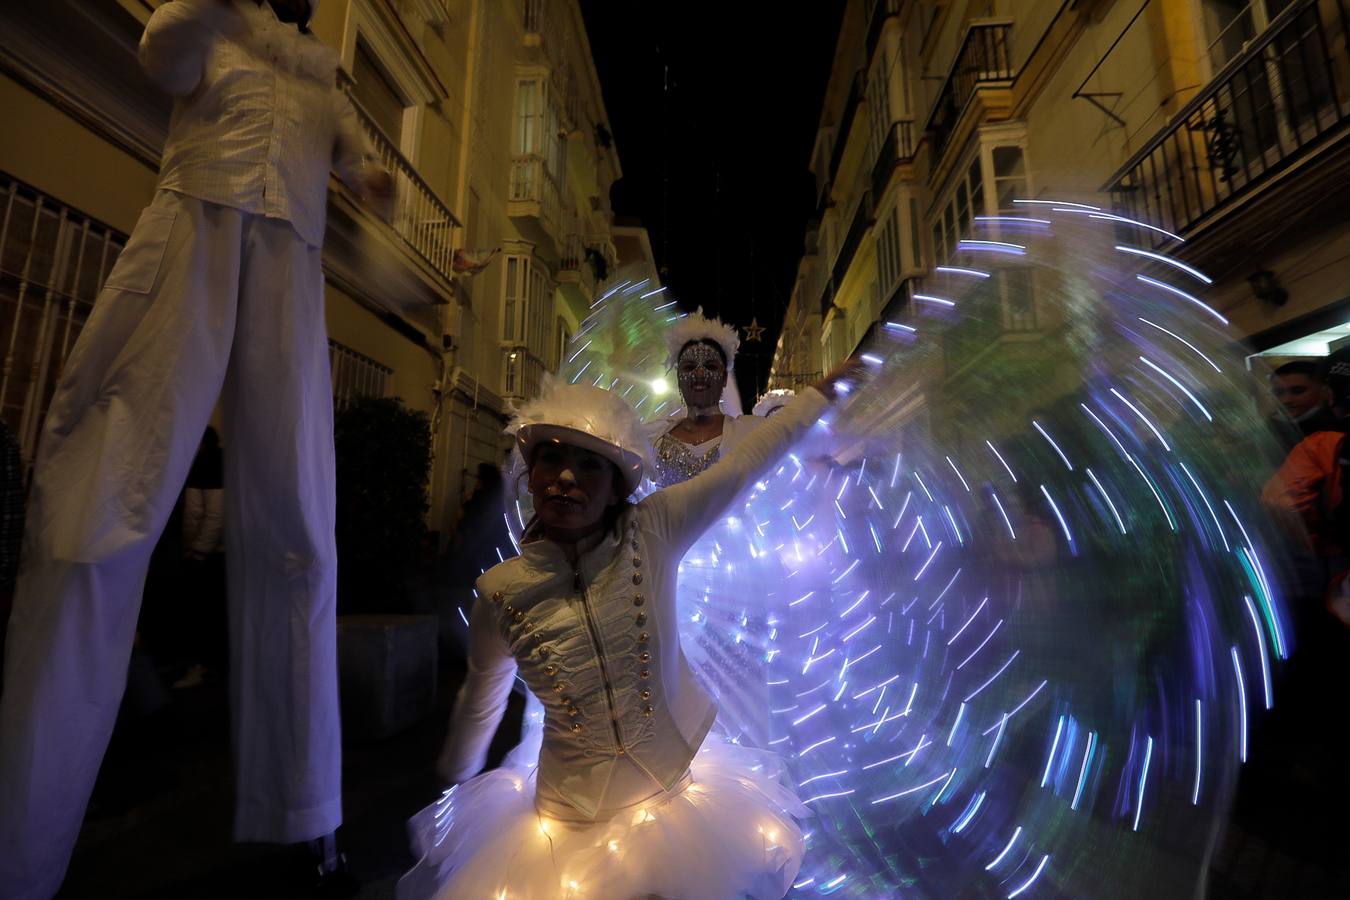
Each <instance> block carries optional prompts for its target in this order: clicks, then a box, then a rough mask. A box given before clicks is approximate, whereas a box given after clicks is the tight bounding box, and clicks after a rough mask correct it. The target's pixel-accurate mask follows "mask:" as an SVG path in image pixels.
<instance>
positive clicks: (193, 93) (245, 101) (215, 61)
mask: <svg viewBox="0 0 1350 900" xmlns="http://www.w3.org/2000/svg"><path fill="white" fill-rule="evenodd" d="M140 58H141V67H142V68H143V69H144V70H145V72H146V74H147V75H148V76H150V79H151V80H152V81H153V82H155V84H157V85H158V86H159V87H160V88H162V89H163V90H164V91H165V92H166V93H168V94H170V95H172V96H174V97H175V98H177V99H176V101H175V103H174V108H173V117H172V119H171V120H170V122H169V137H168V140H167V141H166V142H165V144H164V159H163V161H162V164H161V166H160V177H159V187H160V188H162V189H167V190H172V191H177V192H178V193H180V194H186V195H187V196H189V197H195V198H197V199H198V200H205V201H207V202H209V203H217V204H220V205H221V206H229V207H232V208H234V209H240V210H243V211H245V212H250V213H255V214H258V215H263V216H266V217H267V218H270V219H283V220H285V221H287V222H290V223H291V225H292V227H294V228H295V231H296V233H297V234H299V235H300V237H301V238H302V239H304V241H305V243H307V244H310V245H311V246H314V247H318V246H322V244H323V231H324V218H325V214H326V212H327V198H328V173H329V171H330V170H336V171H337V173H338V176H339V177H341V178H342V180H343V181H344V182H346V183H347V184H348V185H349V186H351V187H352V188H353V189H356V190H359V189H360V187H359V184H360V181H361V178H362V174H363V170H364V160H365V158H366V157H367V156H370V155H373V151H372V150H371V148H370V145H369V143H368V141H367V140H366V137H365V134H364V132H362V130H361V125H360V122H359V120H358V119H357V117H356V110H355V109H354V108H353V107H352V104H351V101H350V100H349V99H347V97H346V96H345V95H344V94H343V93H342V92H341V91H339V90H338V88H337V85H336V81H335V79H336V76H337V68H338V56H337V53H336V52H335V51H334V50H333V49H332V48H331V47H328V46H327V45H325V44H324V43H323V42H322V41H320V40H319V39H318V38H316V37H314V36H313V35H312V34H301V33H300V32H299V31H298V30H297V29H296V28H295V27H294V26H293V25H287V24H285V23H283V22H279V21H277V18H276V16H275V15H274V14H273V13H272V8H271V6H269V5H268V4H266V3H263V4H261V5H258V4H256V3H254V2H253V0H234V2H232V3H222V2H220V0H174V2H172V3H166V4H164V5H163V6H161V7H160V8H159V9H157V10H156V11H155V13H154V15H152V16H151V17H150V21H149V22H148V23H147V24H146V26H145V34H144V35H143V36H142V37H141V47H140Z"/></svg>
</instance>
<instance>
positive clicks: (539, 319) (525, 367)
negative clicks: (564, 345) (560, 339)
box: [501, 255, 570, 397]
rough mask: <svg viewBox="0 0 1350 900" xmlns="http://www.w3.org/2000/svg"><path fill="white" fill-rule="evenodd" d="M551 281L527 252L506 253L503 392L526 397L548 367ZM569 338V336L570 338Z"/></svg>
mask: <svg viewBox="0 0 1350 900" xmlns="http://www.w3.org/2000/svg"><path fill="white" fill-rule="evenodd" d="M554 319H555V316H554V315H553V285H552V284H550V283H549V280H548V278H547V277H546V276H545V275H544V270H543V268H542V267H541V266H539V265H538V264H537V263H536V262H535V261H534V259H533V257H530V256H526V255H511V256H507V257H506V277H505V279H504V281H503V285H502V337H501V341H502V353H503V354H504V356H505V369H504V373H503V384H502V387H503V393H504V394H505V395H506V396H508V397H529V396H533V395H534V394H536V393H538V391H539V382H540V379H541V378H542V377H543V373H544V371H545V370H546V368H548V356H549V354H550V353H551V352H552V351H553V349H554V347H553V346H550V340H551V338H552V336H551V335H550V334H549V323H550V322H553V321H554ZM569 339H570V338H569Z"/></svg>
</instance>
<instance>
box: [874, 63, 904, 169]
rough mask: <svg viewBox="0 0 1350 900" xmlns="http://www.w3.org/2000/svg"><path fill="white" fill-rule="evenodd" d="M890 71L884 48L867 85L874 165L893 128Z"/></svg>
mask: <svg viewBox="0 0 1350 900" xmlns="http://www.w3.org/2000/svg"><path fill="white" fill-rule="evenodd" d="M889 71H890V65H889V63H888V62H887V60H886V48H885V47H884V46H883V47H882V48H881V49H880V51H879V52H878V53H877V56H876V61H875V63H874V64H873V65H872V76H871V78H869V79H868V84H867V110H868V115H867V117H868V120H869V121H870V124H871V126H872V130H871V140H870V141H869V143H868V147H867V158H868V159H869V160H873V161H874V162H873V164H875V160H876V158H877V157H878V156H880V155H881V147H882V145H883V144H885V143H886V133H887V131H889V130H890V127H891V98H890V85H889V84H888V82H889V80H890V79H889V78H888V77H887V75H888V74H889ZM897 149H898V148H897Z"/></svg>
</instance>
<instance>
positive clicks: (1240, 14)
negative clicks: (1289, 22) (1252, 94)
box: [1200, 0, 1293, 73]
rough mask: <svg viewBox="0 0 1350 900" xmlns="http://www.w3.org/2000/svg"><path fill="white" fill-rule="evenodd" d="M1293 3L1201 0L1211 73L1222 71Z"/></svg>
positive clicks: (1291, 0)
mask: <svg viewBox="0 0 1350 900" xmlns="http://www.w3.org/2000/svg"><path fill="white" fill-rule="evenodd" d="M1292 2H1293V0H1202V2H1201V4H1200V15H1201V19H1202V21H1203V23H1204V34H1205V44H1206V52H1207V53H1208V55H1209V64H1210V67H1211V69H1212V70H1213V72H1216V73H1217V72H1218V71H1219V70H1220V69H1222V68H1223V67H1224V66H1225V65H1226V64H1227V63H1228V61H1229V60H1231V59H1232V58H1233V57H1235V56H1237V55H1238V54H1239V53H1241V52H1242V51H1243V50H1244V49H1246V46H1247V43H1248V42H1249V41H1250V40H1251V39H1252V38H1254V37H1256V36H1257V35H1258V34H1260V33H1261V32H1262V31H1264V30H1265V28H1266V26H1267V25H1269V24H1270V22H1271V20H1272V19H1274V18H1275V17H1276V16H1278V15H1279V14H1280V13H1281V12H1282V11H1283V10H1284V8H1285V7H1287V6H1288V5H1289V4H1290V3H1292Z"/></svg>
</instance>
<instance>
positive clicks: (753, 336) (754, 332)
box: [744, 318, 764, 341]
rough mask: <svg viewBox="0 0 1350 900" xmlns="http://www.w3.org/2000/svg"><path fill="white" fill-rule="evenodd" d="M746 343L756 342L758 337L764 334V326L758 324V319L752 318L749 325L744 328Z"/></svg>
mask: <svg viewBox="0 0 1350 900" xmlns="http://www.w3.org/2000/svg"><path fill="white" fill-rule="evenodd" d="M744 330H745V339H746V341H757V340H759V338H760V335H762V334H763V333H764V326H763V325H761V324H759V319H756V318H752V319H751V320H750V324H749V325H747V326H745V329H744Z"/></svg>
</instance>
